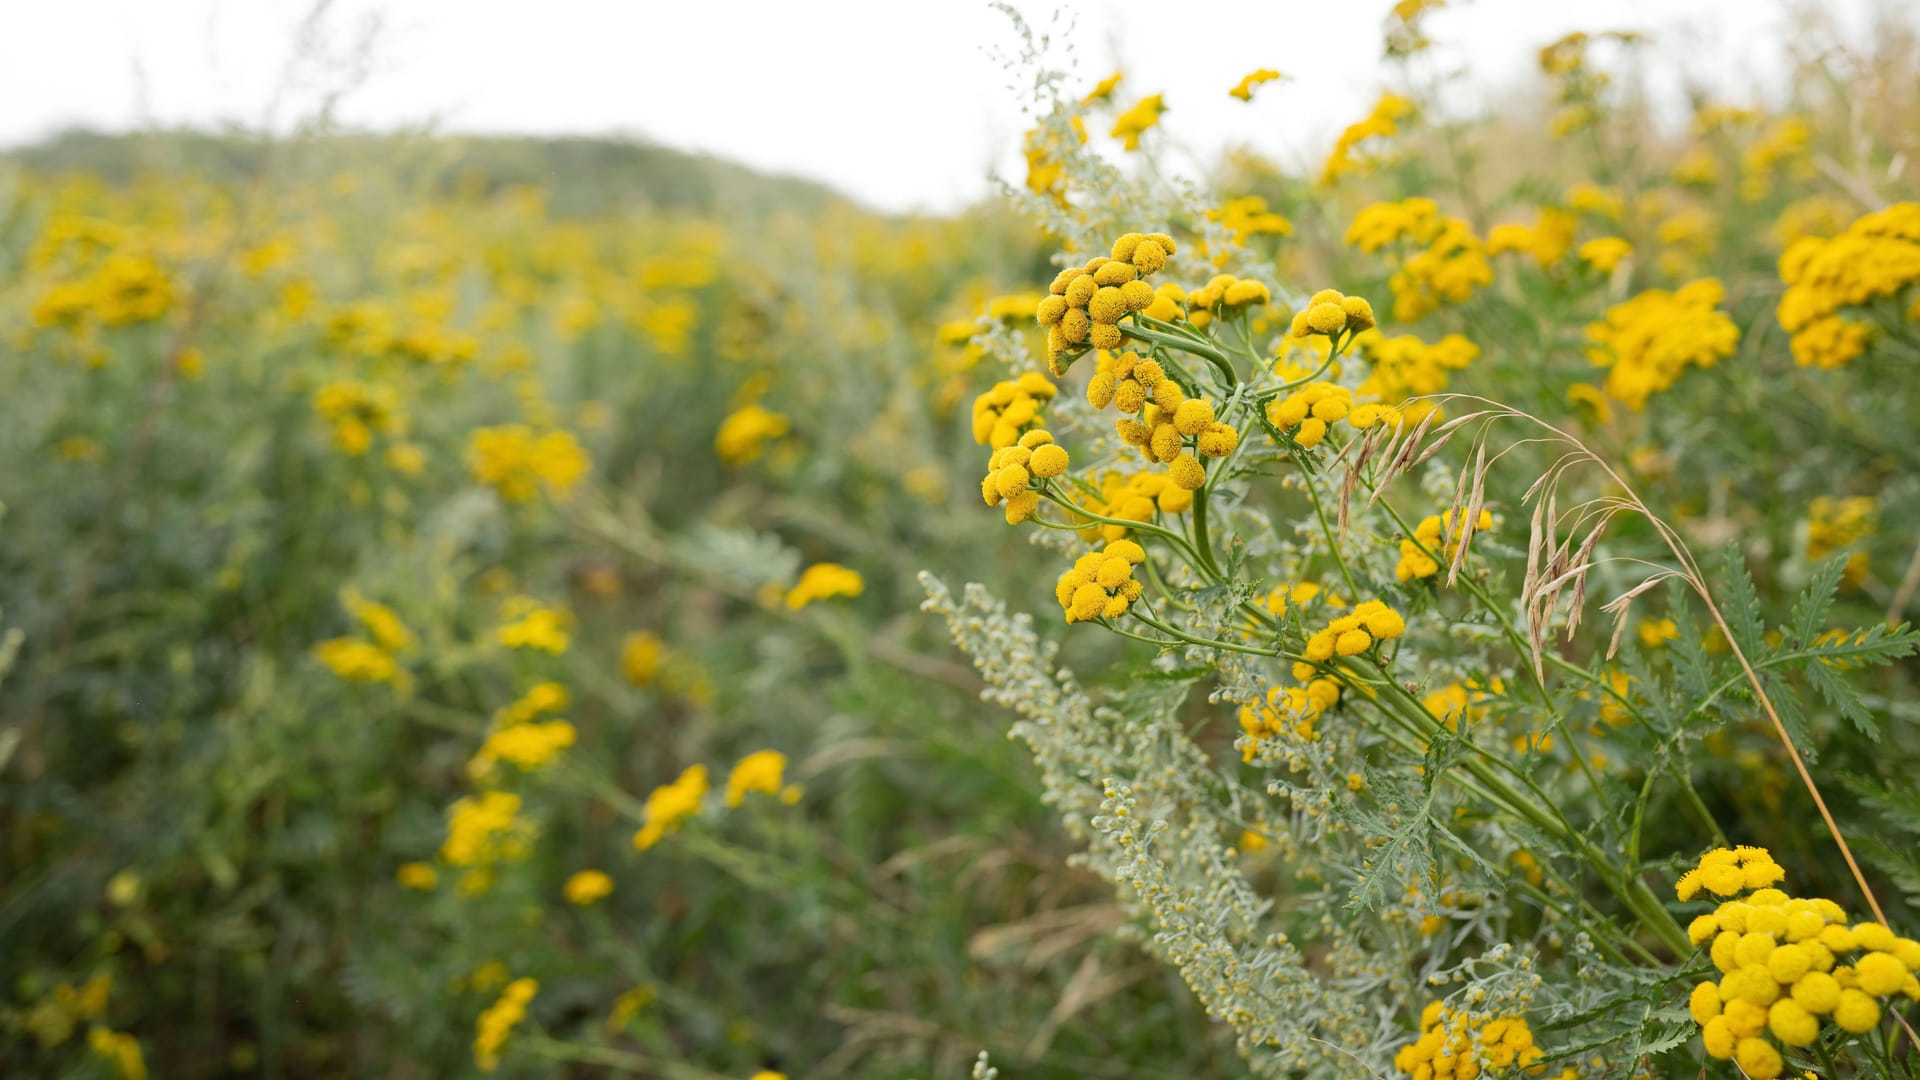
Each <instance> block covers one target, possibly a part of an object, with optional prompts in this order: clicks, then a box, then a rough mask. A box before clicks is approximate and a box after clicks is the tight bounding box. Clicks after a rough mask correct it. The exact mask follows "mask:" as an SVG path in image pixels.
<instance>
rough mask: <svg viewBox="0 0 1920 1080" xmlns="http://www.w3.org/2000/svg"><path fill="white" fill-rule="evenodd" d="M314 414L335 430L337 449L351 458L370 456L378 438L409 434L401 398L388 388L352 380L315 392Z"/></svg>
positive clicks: (331, 383)
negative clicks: (367, 453)
mask: <svg viewBox="0 0 1920 1080" xmlns="http://www.w3.org/2000/svg"><path fill="white" fill-rule="evenodd" d="M313 411H314V412H315V413H317V414H318V415H319V416H320V418H321V419H322V420H325V421H326V422H327V423H328V424H329V425H330V426H331V427H332V434H333V445H334V447H335V448H336V449H338V450H339V451H340V452H341V453H343V454H346V455H347V456H348V457H359V456H360V455H362V454H364V453H366V452H367V451H368V450H369V449H370V448H371V447H372V446H373V437H374V436H375V435H376V434H379V435H389V436H398V435H404V434H406V431H407V418H406V415H405V414H404V413H403V412H401V410H400V394H399V392H398V391H396V390H395V389H394V388H393V387H391V386H387V385H385V384H378V383H364V382H358V381H355V380H351V379H347V380H342V381H339V382H330V383H328V384H326V385H325V386H322V387H320V388H319V389H318V390H316V391H314V394H313Z"/></svg>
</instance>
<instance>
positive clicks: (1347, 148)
mask: <svg viewBox="0 0 1920 1080" xmlns="http://www.w3.org/2000/svg"><path fill="white" fill-rule="evenodd" d="M1412 115H1413V102H1412V101H1410V100H1408V99H1407V98H1404V97H1401V96H1400V95H1399V94H1392V93H1388V94H1381V95H1380V100H1378V101H1376V102H1374V103H1373V109H1372V110H1371V111H1370V112H1368V113H1367V115H1366V118H1365V119H1363V120H1360V121H1359V122H1357V123H1353V124H1349V125H1347V128H1346V130H1345V131H1342V132H1341V133H1340V138H1339V139H1338V140H1337V141H1336V142H1335V143H1334V144H1333V152H1332V153H1330V154H1328V155H1327V163H1326V164H1325V165H1323V166H1321V169H1320V184H1321V186H1323V187H1330V186H1332V185H1334V184H1337V183H1339V182H1340V181H1341V180H1342V179H1344V178H1346V177H1347V176H1349V175H1351V174H1355V173H1364V172H1366V171H1367V170H1368V169H1369V168H1371V167H1372V165H1373V162H1372V161H1371V160H1370V159H1369V158H1367V157H1365V156H1363V155H1362V154H1361V153H1358V151H1360V150H1361V149H1362V147H1361V144H1363V143H1365V142H1367V141H1368V140H1369V139H1385V138H1388V137H1390V136H1392V135H1395V134H1397V133H1398V132H1399V130H1400V121H1402V120H1405V119H1406V118H1407V117H1409V116H1412Z"/></svg>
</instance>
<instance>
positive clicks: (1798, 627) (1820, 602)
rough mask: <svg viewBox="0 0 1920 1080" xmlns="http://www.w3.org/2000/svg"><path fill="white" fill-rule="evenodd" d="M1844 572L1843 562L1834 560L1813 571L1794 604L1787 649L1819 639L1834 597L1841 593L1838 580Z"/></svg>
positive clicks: (1802, 645)
mask: <svg viewBox="0 0 1920 1080" xmlns="http://www.w3.org/2000/svg"><path fill="white" fill-rule="evenodd" d="M1846 569H1847V561H1846V560H1845V559H1843V558H1833V559H1828V560H1827V561H1826V562H1824V563H1821V564H1820V567H1819V569H1817V570H1815V571H1814V572H1813V580H1812V581H1809V582H1808V583H1807V587H1806V589H1804V590H1803V591H1802V592H1801V593H1800V598H1799V599H1797V600H1795V601H1794V602H1793V626H1792V627H1790V628H1789V629H1788V634H1789V637H1788V639H1787V644H1788V645H1789V646H1790V647H1792V648H1803V647H1805V646H1807V645H1810V644H1812V643H1813V639H1814V638H1816V637H1819V636H1820V629H1821V626H1822V625H1823V624H1824V623H1825V622H1826V621H1827V612H1829V611H1831V610H1832V609H1833V598H1834V597H1835V596H1837V595H1839V593H1840V577H1841V575H1842V574H1844V573H1846Z"/></svg>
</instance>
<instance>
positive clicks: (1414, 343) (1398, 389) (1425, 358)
mask: <svg viewBox="0 0 1920 1080" xmlns="http://www.w3.org/2000/svg"><path fill="white" fill-rule="evenodd" d="M1353 345H1354V348H1355V349H1356V350H1358V351H1359V353H1360V355H1361V356H1363V357H1364V358H1365V359H1366V361H1367V364H1368V366H1369V370H1368V372H1367V377H1366V379H1365V380H1364V381H1363V382H1361V384H1360V385H1359V386H1357V387H1355V388H1354V393H1355V394H1356V395H1357V396H1360V397H1367V398H1373V399H1375V400H1377V401H1381V402H1399V403H1401V404H1400V406H1399V407H1398V408H1397V409H1396V410H1395V411H1396V412H1399V413H1404V414H1405V416H1406V418H1407V419H1409V420H1419V419H1422V418H1423V417H1424V416H1425V415H1426V413H1427V411H1428V410H1430V409H1431V408H1433V407H1434V406H1432V405H1431V403H1428V402H1412V403H1409V402H1407V399H1408V398H1410V397H1424V396H1426V395H1429V394H1438V393H1439V392H1441V391H1442V390H1445V389H1446V388H1447V382H1448V380H1449V378H1450V376H1449V372H1454V371H1461V370H1464V369H1465V368H1467V367H1469V366H1471V365H1472V364H1473V362H1474V361H1475V360H1476V359H1478V358H1479V356H1480V346H1478V345H1475V344H1474V343H1473V342H1471V341H1469V340H1467V338H1466V337H1465V336H1464V335H1461V334H1448V335H1447V336H1445V337H1443V338H1441V339H1440V340H1439V341H1435V342H1433V343H1431V344H1429V343H1427V342H1425V341H1422V340H1420V339H1419V338H1417V337H1415V336H1414V335H1412V334H1400V335H1398V336H1395V337H1390V338H1389V337H1382V336H1381V335H1380V334H1379V332H1378V331H1373V332H1369V333H1364V334H1361V335H1360V336H1358V337H1356V338H1355V339H1354V342H1353ZM1387 419H1388V421H1389V422H1397V421H1395V420H1394V418H1393V417H1388V418H1387Z"/></svg>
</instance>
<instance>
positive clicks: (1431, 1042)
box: [1393, 1001, 1546, 1080]
mask: <svg viewBox="0 0 1920 1080" xmlns="http://www.w3.org/2000/svg"><path fill="white" fill-rule="evenodd" d="M1545 1056H1546V1054H1545V1052H1544V1051H1542V1050H1541V1049H1540V1048H1539V1047H1538V1046H1535V1045H1534V1043H1533V1030H1532V1029H1531V1028H1529V1027H1528V1026H1527V1021H1526V1020H1525V1018H1523V1017H1519V1016H1502V1017H1498V1018H1495V1019H1491V1020H1486V1021H1484V1022H1475V1018H1474V1016H1473V1014H1471V1013H1467V1012H1454V1011H1452V1010H1449V1009H1448V1008H1447V1007H1446V1005H1445V1004H1443V1003H1442V1002H1438V1001H1434V1002H1429V1003H1428V1004H1427V1007H1426V1008H1425V1009H1423V1010H1421V1013H1420V1037H1419V1038H1418V1039H1415V1040H1414V1041H1413V1042H1411V1043H1408V1044H1407V1045H1406V1046H1403V1047H1401V1048H1400V1052H1399V1053H1398V1054H1395V1055H1394V1058H1393V1067H1394V1068H1395V1069H1397V1070H1399V1071H1400V1072H1401V1073H1404V1074H1405V1075H1407V1076H1411V1077H1413V1078H1414V1080H1441V1078H1445V1077H1456V1078H1458V1080H1474V1077H1477V1076H1479V1075H1481V1074H1482V1073H1483V1072H1484V1073H1505V1072H1506V1071H1507V1070H1510V1069H1518V1070H1520V1071H1522V1072H1525V1073H1527V1074H1530V1075H1534V1074H1538V1073H1539V1072H1540V1071H1541V1066H1540V1064H1539V1061H1540V1059H1541V1058H1543V1057H1545Z"/></svg>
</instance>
